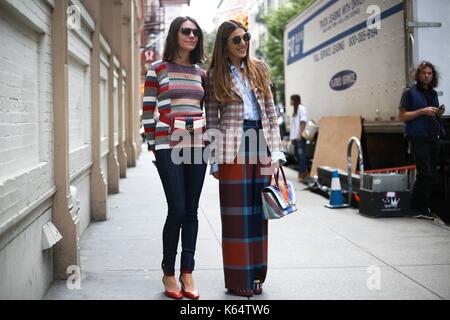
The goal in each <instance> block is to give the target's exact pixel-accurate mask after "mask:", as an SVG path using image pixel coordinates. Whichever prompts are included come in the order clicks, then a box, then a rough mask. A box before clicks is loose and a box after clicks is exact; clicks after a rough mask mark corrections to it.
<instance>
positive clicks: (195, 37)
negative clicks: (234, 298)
mask: <svg viewBox="0 0 450 320" xmlns="http://www.w3.org/2000/svg"><path fill="white" fill-rule="evenodd" d="M203 60H204V52H203V33H202V30H201V29H200V27H199V25H198V23H197V22H196V21H195V20H194V19H192V18H190V17H178V18H176V19H175V20H174V21H173V22H172V24H171V25H170V29H169V33H168V36H167V39H166V43H165V48H164V54H163V60H162V61H157V62H155V63H153V64H152V65H151V66H150V68H149V70H148V72H147V77H146V83H145V94H144V105H143V117H142V119H143V120H142V122H143V125H144V129H145V133H146V135H147V138H148V141H149V144H150V149H151V150H152V151H153V152H154V153H155V157H156V166H157V169H158V173H159V176H160V178H161V182H162V185H163V188H164V193H165V195H166V199H167V205H168V213H167V217H166V222H165V225H164V230H163V260H162V264H161V267H162V269H163V272H164V276H163V280H162V281H163V284H164V288H165V294H166V296H168V297H170V298H174V299H181V298H182V297H183V295H184V296H185V297H188V298H191V299H197V298H198V297H199V294H198V292H197V291H196V289H195V285H194V281H193V278H192V271H193V270H194V264H195V260H194V253H195V246H196V241H197V232H198V219H197V210H198V202H199V198H200V193H201V190H202V187H203V181H204V178H205V171H206V163H205V162H204V161H203V157H202V153H203V141H202V133H203V131H202V125H203V124H204V119H203V117H202V109H203V96H204V85H203V84H204V78H205V71H204V70H203V69H201V68H200V67H199V66H197V65H196V64H197V63H201V62H202V61H203ZM155 111H158V113H159V119H158V120H155V117H154V115H155ZM175 116H177V118H175ZM175 120H176V121H175ZM180 123H181V124H182V125H186V127H185V128H186V130H185V131H184V130H181V133H182V138H186V134H185V133H187V136H188V138H189V139H184V140H182V142H183V144H182V145H181V144H180V143H178V140H179V136H180V135H178V134H175V133H177V132H178V129H176V128H178V126H176V128H175V127H174V125H175V124H180ZM189 123H190V124H191V126H190V127H189V125H188V124H189ZM192 128H193V129H194V130H191V129H192ZM197 129H199V131H198V130H197ZM192 131H193V132H192ZM186 141H187V143H186ZM179 156H182V157H183V160H185V161H182V162H181V163H180V161H176V158H178V157H179ZM186 159H187V161H186ZM193 159H195V160H197V161H192V160H193ZM198 159H200V161H198ZM178 160H179V158H178ZM180 231H181V244H182V252H181V268H180V273H181V274H180V278H179V280H180V283H181V290H180V288H179V287H178V284H177V281H176V278H175V258H176V254H177V247H178V241H179V237H180Z"/></svg>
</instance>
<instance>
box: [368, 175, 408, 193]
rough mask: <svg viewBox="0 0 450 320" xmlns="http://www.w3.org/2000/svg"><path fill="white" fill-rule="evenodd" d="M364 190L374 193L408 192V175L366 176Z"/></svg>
mask: <svg viewBox="0 0 450 320" xmlns="http://www.w3.org/2000/svg"><path fill="white" fill-rule="evenodd" d="M363 188H364V189H366V190H370V191H374V192H387V191H396V192H397V191H406V190H408V175H407V174H398V173H371V174H365V175H364V179H363Z"/></svg>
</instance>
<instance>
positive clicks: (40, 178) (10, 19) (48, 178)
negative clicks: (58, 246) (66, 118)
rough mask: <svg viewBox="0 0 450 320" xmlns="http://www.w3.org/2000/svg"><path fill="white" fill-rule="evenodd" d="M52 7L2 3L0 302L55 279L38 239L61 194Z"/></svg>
mask: <svg viewBox="0 0 450 320" xmlns="http://www.w3.org/2000/svg"><path fill="white" fill-rule="evenodd" d="M51 10H52V9H51V7H50V5H49V2H48V1H41V0H33V1H29V0H4V1H1V2H0V39H1V41H0V52H1V55H0V299H23V298H27V299H38V298H40V297H41V296H42V295H43V294H44V292H45V290H46V289H47V287H48V286H49V284H50V283H51V281H52V258H51V257H52V254H51V251H45V252H43V251H42V250H41V238H40V237H41V228H42V225H43V224H45V223H47V222H48V221H50V220H51V210H49V208H51V206H52V196H53V194H54V192H55V187H54V183H53V116H52V114H53V106H52V66H51V63H52V51H51ZM24 252H26V255H24Z"/></svg>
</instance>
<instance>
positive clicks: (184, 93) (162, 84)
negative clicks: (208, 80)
mask: <svg viewBox="0 0 450 320" xmlns="http://www.w3.org/2000/svg"><path fill="white" fill-rule="evenodd" d="M204 83H205V71H204V70H203V69H202V68H200V67H199V66H197V65H193V66H182V65H178V64H175V63H173V62H166V61H157V62H154V63H153V64H151V66H150V68H149V69H148V71H147V76H146V81H145V89H144V99H143V112H142V124H143V126H144V130H145V134H146V136H147V139H148V141H149V144H150V146H151V147H152V148H154V149H155V150H161V149H170V148H172V147H173V144H172V143H171V137H170V133H169V128H170V120H169V118H168V117H167V116H168V115H169V114H170V113H171V112H180V111H190V112H192V111H194V112H195V111H202V109H203V97H204Z"/></svg>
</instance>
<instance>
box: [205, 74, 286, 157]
mask: <svg viewBox="0 0 450 320" xmlns="http://www.w3.org/2000/svg"><path fill="white" fill-rule="evenodd" d="M230 72H231V71H230ZM213 74H214V70H210V71H209V72H208V76H207V82H206V88H205V112H206V129H207V136H206V137H205V140H207V141H208V140H209V141H211V136H210V135H209V134H208V129H216V130H220V131H221V132H222V139H220V140H219V141H216V143H217V144H216V147H215V148H216V149H215V150H214V149H213V150H212V152H211V160H213V159H214V160H215V162H217V163H232V162H233V161H234V159H235V157H236V154H237V153H238V151H239V147H240V144H241V140H242V133H243V126H244V101H243V99H242V96H241V93H240V91H239V86H238V84H237V80H236V79H234V77H231V79H232V88H231V91H232V97H231V100H230V101H229V102H227V103H226V104H222V103H219V102H218V101H217V99H216V98H215V97H214V95H213V94H212V87H213V85H214V84H213V79H214V77H213ZM269 92H270V90H269ZM255 96H256V98H257V100H258V103H259V106H260V110H261V122H262V127H263V132H264V138H265V140H266V143H267V146H268V147H269V150H270V152H272V153H273V152H275V151H283V146H282V143H281V136H280V128H279V126H278V122H277V113H276V110H275V104H274V102H273V97H272V94H270V95H269V96H264V95H263V92H261V90H258V89H256V91H255ZM216 151H217V152H216Z"/></svg>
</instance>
